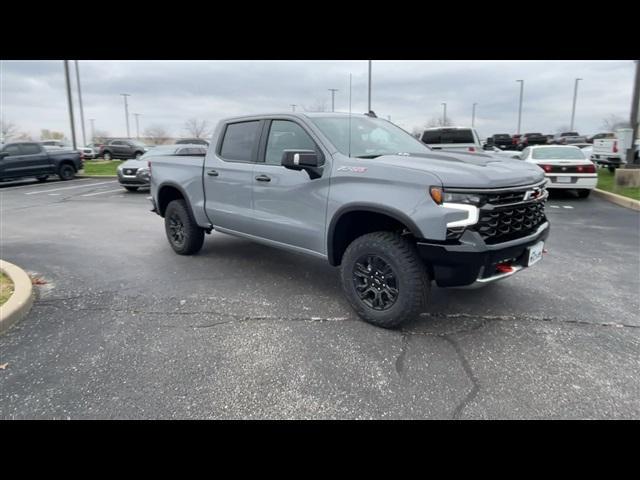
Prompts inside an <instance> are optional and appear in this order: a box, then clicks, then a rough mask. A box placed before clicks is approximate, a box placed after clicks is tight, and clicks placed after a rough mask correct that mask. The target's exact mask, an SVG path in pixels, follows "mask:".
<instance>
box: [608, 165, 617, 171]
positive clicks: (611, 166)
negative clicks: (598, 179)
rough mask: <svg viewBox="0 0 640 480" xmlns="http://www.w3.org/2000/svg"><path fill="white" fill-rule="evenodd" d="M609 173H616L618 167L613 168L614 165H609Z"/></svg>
mask: <svg viewBox="0 0 640 480" xmlns="http://www.w3.org/2000/svg"><path fill="white" fill-rule="evenodd" d="M609 171H610V172H611V173H614V172H615V171H616V167H615V166H613V165H609Z"/></svg>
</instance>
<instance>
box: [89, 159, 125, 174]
mask: <svg viewBox="0 0 640 480" xmlns="http://www.w3.org/2000/svg"><path fill="white" fill-rule="evenodd" d="M121 163H122V161H121V160H85V162H84V174H85V175H117V173H116V169H117V168H118V165H120V164H121Z"/></svg>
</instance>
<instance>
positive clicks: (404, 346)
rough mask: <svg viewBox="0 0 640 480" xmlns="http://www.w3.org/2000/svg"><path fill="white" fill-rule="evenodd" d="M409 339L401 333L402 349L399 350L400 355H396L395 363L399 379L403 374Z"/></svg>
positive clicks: (408, 336) (405, 334)
mask: <svg viewBox="0 0 640 480" xmlns="http://www.w3.org/2000/svg"><path fill="white" fill-rule="evenodd" d="M409 338H410V335H408V334H407V333H404V332H403V333H402V347H401V348H400V353H399V354H398V357H397V358H396V362H395V367H396V373H397V374H398V376H400V377H401V376H402V375H403V373H404V359H405V357H406V356H407V350H408V348H409Z"/></svg>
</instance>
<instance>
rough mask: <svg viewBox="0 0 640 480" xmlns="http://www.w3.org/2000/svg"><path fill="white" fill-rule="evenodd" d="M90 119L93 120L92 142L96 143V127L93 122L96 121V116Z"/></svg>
mask: <svg viewBox="0 0 640 480" xmlns="http://www.w3.org/2000/svg"><path fill="white" fill-rule="evenodd" d="M89 121H90V122H91V143H95V142H96V128H95V124H94V123H93V122H95V121H96V119H95V118H90V119H89Z"/></svg>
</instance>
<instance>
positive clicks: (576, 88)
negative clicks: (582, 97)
mask: <svg viewBox="0 0 640 480" xmlns="http://www.w3.org/2000/svg"><path fill="white" fill-rule="evenodd" d="M580 80H582V79H581V78H576V84H575V86H574V87H573V108H572V109H571V127H569V130H571V131H573V121H574V120H575V118H576V99H577V98H578V82H579V81H580Z"/></svg>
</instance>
